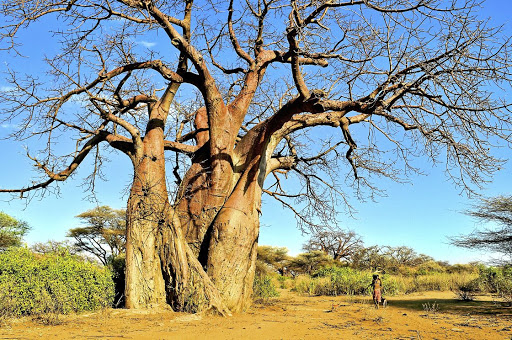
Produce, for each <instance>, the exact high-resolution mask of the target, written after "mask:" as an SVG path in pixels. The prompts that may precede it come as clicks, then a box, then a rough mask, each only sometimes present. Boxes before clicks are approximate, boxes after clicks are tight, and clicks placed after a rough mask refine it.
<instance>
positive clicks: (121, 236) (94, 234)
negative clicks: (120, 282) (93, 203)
mask: <svg viewBox="0 0 512 340" xmlns="http://www.w3.org/2000/svg"><path fill="white" fill-rule="evenodd" d="M125 216H126V212H125V210H115V209H112V208H111V207H109V206H101V207H97V208H94V209H91V210H88V211H86V212H83V213H81V214H80V215H78V216H76V217H77V218H79V219H81V220H82V223H83V224H85V226H83V227H77V228H72V229H70V230H69V232H68V234H67V236H68V237H71V238H73V239H74V240H75V242H74V247H75V248H76V249H77V250H79V251H83V252H86V253H88V254H91V255H93V256H95V257H96V258H97V259H98V260H99V261H100V262H101V263H102V264H104V265H109V264H111V262H112V261H113V259H115V258H116V257H117V256H119V255H120V254H121V253H124V252H125V245H126V219H125Z"/></svg>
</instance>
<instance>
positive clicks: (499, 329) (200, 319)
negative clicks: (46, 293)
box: [0, 290, 512, 340]
mask: <svg viewBox="0 0 512 340" xmlns="http://www.w3.org/2000/svg"><path fill="white" fill-rule="evenodd" d="M426 309H430V311H426ZM436 310H437V311H436ZM57 323H58V324H54V325H43V324H42V323H41V320H34V319H30V318H25V319H20V320H14V321H11V322H9V323H7V324H3V325H2V326H1V328H0V339H479V340H480V339H492V340H496V339H512V309H511V308H510V307H503V306H502V305H500V304H496V303H494V302H493V301H492V299H491V298H490V297H479V298H477V300H475V301H473V302H462V301H457V300H455V299H454V294H453V293H450V292H428V293H424V294H414V295H407V296H397V297H391V298H389V305H388V307H387V308H380V309H375V308H374V307H373V305H372V304H371V302H370V300H369V298H367V297H364V298H361V297H360V298H353V297H346V296H342V297H325V296H314V297H309V296H300V295H297V294H295V293H292V292H289V291H285V290H283V291H281V296H280V297H279V298H276V299H274V300H273V301H272V302H271V303H270V304H255V305H254V306H253V307H252V308H251V309H250V310H249V311H248V312H246V313H243V314H236V315H233V316H232V317H228V318H223V317H218V316H200V315H190V314H184V313H173V312H171V311H149V312H148V311H133V310H119V309H118V310H113V309H107V310H104V311H100V312H97V313H92V314H82V315H70V316H61V317H59V319H58V321H57Z"/></svg>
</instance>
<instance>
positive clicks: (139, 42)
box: [137, 40, 156, 48]
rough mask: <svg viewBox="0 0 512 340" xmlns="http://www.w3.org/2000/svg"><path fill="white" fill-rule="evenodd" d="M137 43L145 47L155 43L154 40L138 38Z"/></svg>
mask: <svg viewBox="0 0 512 340" xmlns="http://www.w3.org/2000/svg"><path fill="white" fill-rule="evenodd" d="M137 44H139V45H142V46H144V47H147V48H151V47H153V46H155V45H156V42H150V41H145V40H139V41H137Z"/></svg>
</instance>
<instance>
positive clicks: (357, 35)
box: [0, 0, 510, 314]
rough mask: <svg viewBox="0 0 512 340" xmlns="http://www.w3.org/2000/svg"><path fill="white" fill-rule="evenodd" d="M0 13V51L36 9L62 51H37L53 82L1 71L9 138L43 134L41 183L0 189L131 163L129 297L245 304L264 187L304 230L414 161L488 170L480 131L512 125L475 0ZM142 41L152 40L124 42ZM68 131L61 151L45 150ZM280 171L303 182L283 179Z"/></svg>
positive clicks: (223, 307) (125, 0)
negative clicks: (112, 156) (86, 166)
mask: <svg viewBox="0 0 512 340" xmlns="http://www.w3.org/2000/svg"><path fill="white" fill-rule="evenodd" d="M0 8H1V12H2V18H1V20H2V22H3V23H5V24H4V25H3V27H2V43H3V45H2V47H3V48H4V49H9V50H10V51H12V52H15V51H16V50H17V48H18V45H17V44H18V42H19V41H18V40H16V37H17V35H18V34H19V33H20V32H21V31H23V30H24V29H25V28H27V27H30V25H31V24H32V23H34V22H36V21H38V20H40V21H42V20H46V22H47V23H48V25H50V24H51V23H54V25H55V26H56V27H57V28H56V29H55V30H54V31H53V36H54V37H55V39H56V42H57V43H59V44H60V50H59V52H58V53H57V54H55V55H54V56H52V55H48V56H46V61H47V62H48V66H49V74H48V77H50V78H38V77H37V76H36V75H28V76H26V77H23V76H22V75H20V74H19V73H18V72H16V70H12V71H10V74H9V76H10V78H9V82H10V84H9V86H8V87H7V91H4V92H2V94H1V97H0V98H1V101H2V108H3V112H4V115H3V117H4V118H3V119H4V120H8V121H10V122H11V123H12V125H15V126H18V127H20V129H19V131H16V133H14V134H13V135H12V138H13V139H19V140H26V139H27V138H31V137H34V138H42V137H46V138H47V141H48V143H47V144H46V148H45V149H44V150H41V152H40V153H39V155H40V156H39V157H36V156H34V152H31V153H29V156H30V158H31V159H32V160H33V161H34V164H35V165H36V167H37V168H38V169H40V170H41V172H42V175H43V177H44V178H43V179H42V180H41V182H34V183H33V184H30V185H28V186H27V187H24V188H17V189H16V188H15V189H6V188H4V189H1V191H2V192H11V193H15V194H17V195H22V196H26V195H30V193H31V192H37V191H38V190H42V191H43V192H44V191H45V190H46V191H47V190H52V189H55V188H56V187H57V182H60V181H64V180H66V179H68V178H69V177H70V176H71V175H72V174H73V173H74V172H75V171H76V169H77V168H79V167H80V165H82V164H83V163H84V160H85V159H93V160H94V162H93V165H94V166H93V167H92V169H93V173H92V175H91V177H88V179H90V180H91V185H92V187H94V183H95V182H94V176H96V175H99V174H100V170H101V165H102V160H104V159H105V158H104V157H108V155H109V154H108V153H105V150H104V149H102V148H100V146H101V145H108V146H109V147H110V148H111V149H112V150H115V151H117V152H120V153H121V154H124V155H126V156H128V157H129V159H130V160H131V164H132V166H133V183H132V184H131V189H130V195H129V198H128V203H127V216H126V223H127V235H126V237H127V243H126V265H127V267H126V289H125V293H126V294H125V295H126V306H127V307H130V308H134V307H135V308H146V307H149V306H152V305H160V304H165V303H168V304H170V305H171V306H172V307H173V308H174V309H176V310H215V311H217V312H219V313H224V314H227V313H229V312H230V311H238V310H242V309H244V308H245V307H247V306H248V305H249V303H250V296H251V291H252V282H253V277H254V268H255V260H256V249H257V240H258V235H259V222H258V221H259V215H260V203H261V197H262V194H263V193H265V194H267V195H268V196H269V197H270V198H274V199H276V200H277V201H278V202H280V203H282V204H283V205H284V206H286V207H289V208H291V209H292V210H293V211H294V212H296V213H297V218H298V220H299V222H300V223H301V224H300V226H301V227H306V226H308V225H310V226H312V227H313V228H318V227H321V226H322V225H328V222H329V223H331V222H332V216H334V215H335V214H334V212H335V210H336V207H337V204H339V203H340V199H341V202H345V201H346V200H347V197H348V195H351V194H355V195H357V196H359V197H368V196H371V195H373V194H374V193H376V192H378V187H377V186H376V185H375V181H374V180H373V178H374V177H376V176H383V177H388V178H391V179H400V178H404V176H406V175H407V174H408V173H409V172H411V171H412V172H414V171H419V169H417V168H416V167H415V166H414V164H413V163H411V162H410V160H411V159H413V158H414V157H416V156H423V157H427V158H428V159H430V160H432V161H433V162H436V161H437V160H438V159H441V160H444V161H445V163H446V169H447V172H448V176H450V178H452V179H453V180H454V181H455V182H456V183H457V184H459V185H461V186H462V187H465V188H470V187H471V185H472V184H476V185H478V184H480V183H481V181H482V179H485V178H487V176H488V175H490V174H492V173H493V172H494V171H495V170H497V166H496V165H497V164H498V163H499V161H498V160H497V159H496V158H494V157H493V156H492V155H491V154H490V150H489V149H490V146H491V143H492V142H495V141H496V140H497V139H500V138H501V139H505V140H508V139H509V136H510V134H509V132H508V129H509V122H508V120H509V116H508V114H509V106H508V104H507V103H504V102H503V101H502V100H500V98H499V96H494V95H492V93H491V90H492V89H493V88H492V87H490V86H491V85H492V84H498V85H500V86H502V88H503V87H506V88H507V89H508V88H509V86H510V57H509V54H508V53H509V50H510V42H509V41H508V40H507V38H502V37H503V36H506V35H504V34H503V33H502V32H501V30H500V29H499V28H497V29H495V28H492V27H490V26H489V25H488V24H487V23H486V22H485V21H481V20H478V19H477V18H476V17H475V13H476V12H477V11H478V4H477V2H476V1H472V0H461V1H440V0H423V1H419V2H414V3H412V2H411V1H410V0H393V1H390V0H306V1H305V0H247V1H235V0H230V1H216V0H203V1H199V0H198V1H193V0H185V1H183V2H177V1H160V0H117V1H116V0H49V1H44V2H41V1H35V0H23V1H16V2H10V1H9V2H2V6H1V7H0ZM147 39H158V41H157V42H158V44H157V45H155V46H154V47H148V48H144V46H142V45H141V44H138V43H137V42H138V41H142V40H145V41H147ZM146 45H147V46H149V44H146ZM10 57H12V58H14V57H15V54H11V55H10ZM51 77H53V78H51ZM195 99H197V100H195ZM319 126H324V127H331V128H333V129H330V130H328V129H326V128H324V129H320V130H319V129H318V128H317V129H312V128H313V127H319ZM315 131H319V132H318V133H317V132H315ZM69 139H73V140H74V141H75V143H74V144H73V146H76V149H73V150H72V151H70V152H68V153H66V152H63V153H62V154H58V153H57V151H61V150H60V149H54V148H53V145H54V144H53V143H55V142H56V141H61V142H62V141H65V140H69ZM61 144H62V143H61ZM107 149H108V148H107ZM168 154H171V155H174V157H169V159H168V161H167V163H166V155H168ZM59 155H60V156H63V157H62V158H60V157H58V156H59ZM166 167H167V168H168V169H170V168H173V171H172V173H173V174H174V177H175V182H176V186H174V184H173V183H167V182H168V179H169V180H170V179H171V177H170V176H169V178H168V176H167V173H166ZM268 177H270V178H269V179H267V178H268ZM286 178H290V179H293V178H296V179H298V180H300V181H301V182H300V183H302V185H301V186H292V188H293V189H295V190H297V191H295V192H293V191H285V185H286V184H287V181H286V180H285V179H286ZM266 179H267V181H265V180H266ZM174 188H176V192H174V190H173V189H174ZM350 188H352V189H353V190H354V191H352V189H350ZM473 188H474V187H473ZM293 203H298V205H294V204H293Z"/></svg>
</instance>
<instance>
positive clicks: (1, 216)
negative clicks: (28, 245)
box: [0, 211, 30, 250]
mask: <svg viewBox="0 0 512 340" xmlns="http://www.w3.org/2000/svg"><path fill="white" fill-rule="evenodd" d="M29 229H30V227H29V225H28V224H27V222H24V221H21V220H17V219H15V218H14V217H12V216H9V215H7V214H6V213H4V212H2V211H0V249H2V250H3V249H6V248H9V247H16V246H20V245H21V241H22V239H23V236H25V234H26V233H27V232H28V231H29Z"/></svg>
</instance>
